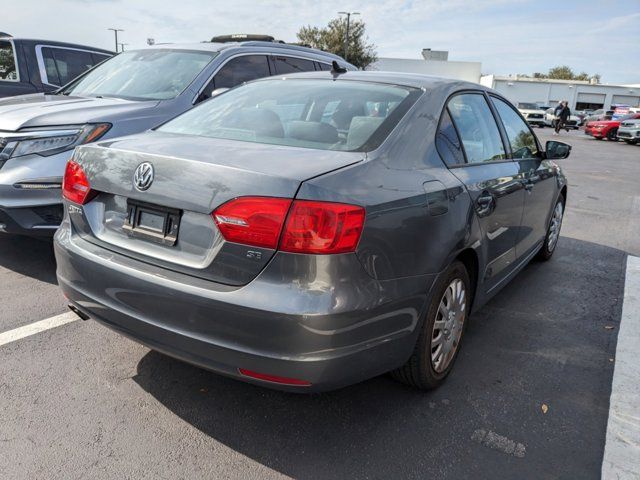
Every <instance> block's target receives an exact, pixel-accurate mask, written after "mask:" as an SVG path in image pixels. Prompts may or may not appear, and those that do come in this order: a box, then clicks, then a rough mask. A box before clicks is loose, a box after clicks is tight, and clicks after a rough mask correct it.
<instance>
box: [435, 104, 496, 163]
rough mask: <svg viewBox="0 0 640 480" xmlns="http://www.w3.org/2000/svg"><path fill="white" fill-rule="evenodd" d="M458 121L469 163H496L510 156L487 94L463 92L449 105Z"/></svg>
mask: <svg viewBox="0 0 640 480" xmlns="http://www.w3.org/2000/svg"><path fill="white" fill-rule="evenodd" d="M447 109H448V110H449V115H451V119H452V120H453V123H454V124H455V126H456V128H457V130H458V133H459V134H460V139H461V140H462V145H463V147H464V153H465V156H466V159H467V163H483V162H495V161H499V160H504V159H505V158H507V156H506V152H505V150H504V144H503V143H502V138H501V137H500V131H499V130H498V125H497V124H496V121H495V119H494V117H493V114H492V113H491V109H490V108H489V104H488V103H487V101H486V100H485V98H484V95H482V94H479V93H463V94H459V95H456V96H455V97H453V98H452V99H451V100H449V103H448V105H447Z"/></svg>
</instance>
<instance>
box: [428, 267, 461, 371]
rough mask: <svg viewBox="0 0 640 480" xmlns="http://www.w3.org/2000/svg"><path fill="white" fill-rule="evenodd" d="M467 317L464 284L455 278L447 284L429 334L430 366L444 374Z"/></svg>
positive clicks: (452, 356) (454, 352)
mask: <svg viewBox="0 0 640 480" xmlns="http://www.w3.org/2000/svg"><path fill="white" fill-rule="evenodd" d="M466 315H467V292H466V287H465V284H464V282H463V281H462V280H461V279H459V278H456V279H454V280H452V281H451V283H449V285H448V286H447V288H446V290H445V291H444V294H443V295H442V298H441V299H440V305H439V306H438V311H437V313H436V319H435V322H434V323H433V330H432V332H431V365H432V366H433V369H434V370H435V371H436V372H437V373H442V372H444V371H445V370H446V369H447V367H448V366H449V365H450V364H451V361H452V360H453V358H454V357H455V354H456V351H457V350H458V346H459V344H460V338H461V337H462V331H463V327H464V322H465V320H466V318H465V317H466Z"/></svg>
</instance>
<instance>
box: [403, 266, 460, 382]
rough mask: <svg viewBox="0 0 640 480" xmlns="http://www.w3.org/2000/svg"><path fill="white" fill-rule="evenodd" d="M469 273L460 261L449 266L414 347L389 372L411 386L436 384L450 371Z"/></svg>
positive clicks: (457, 342)
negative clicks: (404, 360)
mask: <svg viewBox="0 0 640 480" xmlns="http://www.w3.org/2000/svg"><path fill="white" fill-rule="evenodd" d="M470 293H471V284H470V281H469V273H468V272H467V269H466V268H465V266H464V264H463V263H462V262H459V261H456V262H454V263H453V264H451V265H450V266H449V268H448V269H447V271H446V273H445V274H444V275H443V276H442V278H441V280H440V281H439V282H438V285H437V287H436V289H435V290H434V295H433V297H432V299H431V304H430V305H429V309H428V310H427V316H426V317H425V319H424V321H423V322H422V327H421V331H420V334H419V336H418V340H417V342H416V345H415V348H414V351H413V353H412V355H411V357H410V358H409V360H408V361H407V363H405V364H404V365H403V366H402V367H400V368H398V369H397V370H394V371H393V372H392V373H391V374H392V376H393V377H394V378H395V379H396V380H399V381H401V382H403V383H406V384H407V385H411V386H412V387H416V388H420V389H423V390H427V389H432V388H436V387H438V386H439V385H440V384H441V383H442V382H443V381H444V379H445V378H446V377H447V375H448V374H449V372H450V371H451V369H452V367H453V364H454V362H455V359H456V358H457V356H458V352H459V350H460V343H461V342H462V337H463V334H464V330H465V327H466V324H467V318H468V316H469V312H470V308H471V295H470Z"/></svg>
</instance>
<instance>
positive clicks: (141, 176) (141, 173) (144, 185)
mask: <svg viewBox="0 0 640 480" xmlns="http://www.w3.org/2000/svg"><path fill="white" fill-rule="evenodd" d="M152 183H153V165H151V164H150V163H149V162H144V163H141V164H140V165H138V168H136V171H135V173H134V174H133V185H134V186H135V187H136V189H138V190H140V191H141V192H144V191H145V190H148V189H149V187H150V186H151V184H152Z"/></svg>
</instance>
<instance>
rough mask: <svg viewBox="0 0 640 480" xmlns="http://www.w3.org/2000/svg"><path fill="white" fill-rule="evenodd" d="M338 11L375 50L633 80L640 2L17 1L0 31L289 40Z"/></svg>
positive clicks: (638, 60)
mask: <svg viewBox="0 0 640 480" xmlns="http://www.w3.org/2000/svg"><path fill="white" fill-rule="evenodd" d="M340 10H351V11H358V12H361V16H360V18H361V19H362V20H364V21H365V22H366V23H367V32H368V35H369V38H370V41H372V42H373V43H374V44H376V46H377V49H378V55H379V56H383V57H403V58H420V51H421V50H422V48H425V47H430V48H432V49H436V50H449V52H450V53H449V59H450V60H468V61H479V62H482V71H483V73H495V74H510V73H531V72H534V71H543V72H546V71H547V70H548V69H549V68H551V67H553V66H556V65H560V64H566V65H569V66H570V67H572V68H573V69H574V71H576V72H580V71H586V72H587V73H590V74H593V73H599V74H600V75H602V81H603V82H607V83H640V0H621V1H616V0H600V1H590V0H566V1H563V0H555V1H551V0H531V1H530V0H475V1H466V0H465V1H463V0H437V1H436V0H421V1H418V0H415V1H406V0H380V1H375V0H371V1H359V0H324V1H317V0H316V1H289V2H284V1H279V0H267V1H260V2H257V1H251V0H233V1H231V2H230V1H228V0H225V1H219V0H180V1H179V2H172V1H166V2H162V1H159V0H20V1H19V2H12V5H11V8H10V14H9V15H5V16H3V17H4V18H3V19H2V25H1V28H0V30H3V31H7V32H9V33H12V34H13V35H14V36H25V37H37V38H46V39H56V40H65V41H71V42H78V43H86V44H90V45H94V46H99V47H104V48H111V49H113V33H112V32H109V31H107V30H106V29H107V28H108V27H119V28H123V29H124V30H125V32H124V33H122V37H121V38H122V40H121V41H123V42H125V43H128V44H129V45H128V46H127V48H129V49H131V48H135V47H142V46H144V45H145V41H146V38H147V37H153V38H155V39H156V40H157V41H166V42H185V41H200V40H205V39H208V38H210V37H211V36H213V35H215V34H223V33H237V32H250V33H268V34H271V35H274V36H275V37H277V38H281V39H283V40H285V41H293V40H295V33H296V32H297V30H298V29H299V27H300V26H302V25H309V24H310V25H316V26H323V25H325V24H326V23H327V22H328V21H329V20H330V19H331V18H333V17H335V16H336V12H338V11H340ZM46 19H55V21H52V22H47V21H46Z"/></svg>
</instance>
